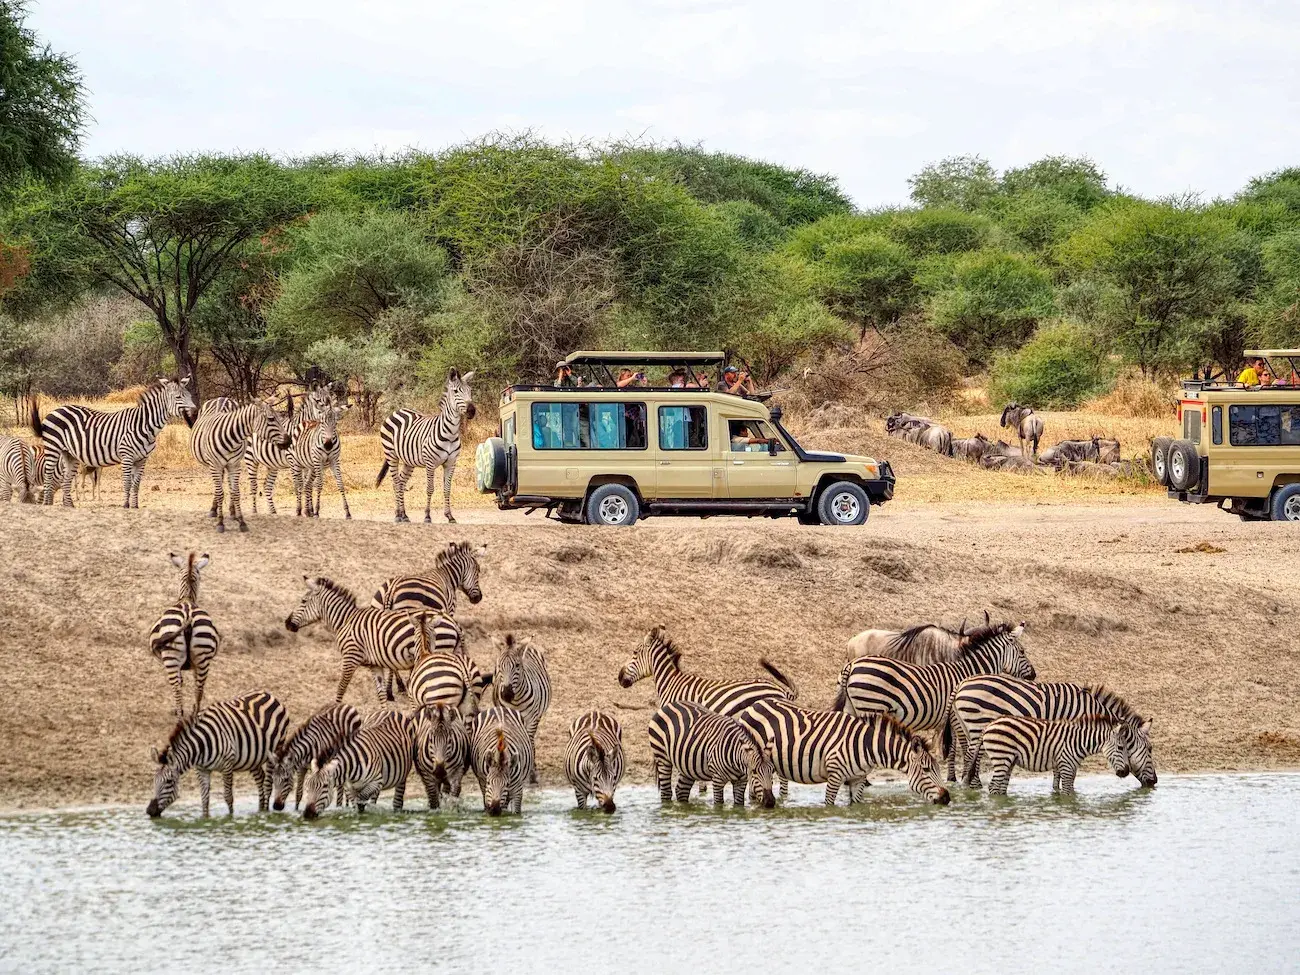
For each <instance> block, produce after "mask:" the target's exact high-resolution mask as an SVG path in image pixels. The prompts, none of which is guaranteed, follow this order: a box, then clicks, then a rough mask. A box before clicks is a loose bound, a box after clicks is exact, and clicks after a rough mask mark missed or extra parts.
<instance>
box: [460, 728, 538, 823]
mask: <svg viewBox="0 0 1300 975" xmlns="http://www.w3.org/2000/svg"><path fill="white" fill-rule="evenodd" d="M467 733H468V735H469V757H470V767H471V768H472V769H473V770H474V777H475V778H476V779H478V787H479V791H480V792H481V793H482V794H483V809H484V811H485V812H486V813H487V814H488V815H489V816H500V815H501V812H502V810H505V811H506V812H512V813H518V812H520V811H521V809H522V808H523V802H524V783H525V782H527V780H528V776H529V773H531V772H532V769H533V743H532V739H531V738H529V737H528V732H527V730H526V729H525V728H524V724H523V722H522V721H521V720H520V719H519V712H518V711H515V710H514V709H512V708H500V707H494V708H487V709H486V710H483V711H480V712H479V713H478V714H476V715H474V720H473V721H471V722H470V725H469V728H468V729H467Z"/></svg>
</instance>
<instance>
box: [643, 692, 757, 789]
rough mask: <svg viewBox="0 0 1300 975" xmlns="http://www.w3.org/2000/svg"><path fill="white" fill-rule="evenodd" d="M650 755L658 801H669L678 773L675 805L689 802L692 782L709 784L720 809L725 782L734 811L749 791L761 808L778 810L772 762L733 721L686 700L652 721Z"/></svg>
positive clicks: (666, 707) (668, 706)
mask: <svg viewBox="0 0 1300 975" xmlns="http://www.w3.org/2000/svg"><path fill="white" fill-rule="evenodd" d="M650 752H651V754H652V755H653V757H654V769H655V780H656V781H657V782H658V784H659V799H660V801H661V802H664V803H668V802H671V801H672V800H673V797H674V794H673V771H674V770H676V772H677V791H676V799H677V801H678V802H689V801H690V798H691V789H693V788H694V787H695V783H696V782H697V781H700V782H705V781H707V782H712V783H713V804H714V805H715V806H720V805H722V802H723V798H724V796H723V792H724V790H725V789H726V786H727V783H728V782H730V783H731V799H732V802H733V803H734V804H735V805H737V806H743V805H744V804H745V791H746V788H747V787H748V788H752V789H753V791H754V797H755V802H758V803H761V804H762V806H763V807H764V808H765V809H771V808H772V807H773V806H775V805H776V796H775V795H774V794H773V792H772V774H773V767H772V758H771V756H770V755H768V753H767V749H766V748H764V747H763V745H762V744H761V743H760V742H759V741H758V740H757V739H756V738H755V737H754V736H753V735H752V734H751V733H750V732H749V730H748V729H747V728H745V727H744V725H741V724H740V723H739V722H737V721H736V720H735V719H734V718H729V717H727V716H725V715H721V714H717V713H716V712H714V711H709V710H706V709H705V708H702V707H700V706H699V705H698V704H691V703H690V702H688V701H673V702H672V703H670V704H665V705H664V706H663V707H661V708H659V709H658V710H657V711H655V713H654V714H653V715H651V717H650Z"/></svg>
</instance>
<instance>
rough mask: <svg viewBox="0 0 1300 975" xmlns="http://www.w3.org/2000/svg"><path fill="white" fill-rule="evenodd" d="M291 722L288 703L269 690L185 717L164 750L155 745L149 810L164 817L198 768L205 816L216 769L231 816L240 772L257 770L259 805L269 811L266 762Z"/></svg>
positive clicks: (218, 704)
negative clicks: (185, 778)
mask: <svg viewBox="0 0 1300 975" xmlns="http://www.w3.org/2000/svg"><path fill="white" fill-rule="evenodd" d="M288 724H289V718H288V716H287V715H286V714H285V710H284V705H283V704H281V703H280V702H279V701H277V700H276V699H275V698H274V697H273V696H272V695H270V694H268V693H267V692H266V691H254V692H253V693H251V694H245V695H243V696H242V697H235V698H231V699H230V700H227V701H218V702H217V703H216V704H210V705H208V706H207V707H206V708H204V709H203V710H202V711H199V712H198V713H197V714H194V715H191V716H190V717H189V718H187V719H183V720H181V721H180V722H178V723H177V725H176V728H175V730H173V731H172V734H171V737H170V738H169V739H168V741H167V744H166V745H165V746H164V747H163V750H162V751H161V752H160V751H158V749H156V748H155V749H153V759H154V761H155V762H156V763H157V764H158V768H157V770H156V771H155V772H154V777H153V799H152V800H151V801H150V803H149V806H148V808H147V809H146V810H145V811H146V812H147V813H148V814H149V816H150V818H156V817H158V816H161V815H162V813H163V810H165V809H166V808H167V807H168V806H170V805H171V804H172V803H173V802H175V801H176V794H177V792H178V791H179V788H180V779H181V776H182V775H184V774H185V773H186V772H187V771H189V770H190V769H194V770H195V772H196V773H197V774H198V777H199V798H200V800H201V801H202V804H203V816H204V818H205V819H206V818H207V816H208V796H209V793H210V791H211V785H212V773H213V772H219V773H220V774H221V789H222V795H223V797H224V798H225V800H226V811H227V813H228V814H229V815H232V816H233V815H234V813H235V773H236V772H251V773H252V775H253V781H254V782H256V783H257V809H258V812H265V811H266V809H267V808H268V805H269V799H270V794H271V780H270V777H269V776H268V775H267V770H266V763H267V760H268V759H269V758H270V757H271V755H272V753H274V751H275V749H276V748H277V747H278V746H279V744H280V742H282V741H283V740H284V733H285V729H286V728H287V727H288Z"/></svg>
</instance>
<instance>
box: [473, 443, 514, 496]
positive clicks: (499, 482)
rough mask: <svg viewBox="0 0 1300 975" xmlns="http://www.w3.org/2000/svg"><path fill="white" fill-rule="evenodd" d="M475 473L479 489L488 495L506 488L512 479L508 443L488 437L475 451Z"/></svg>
mask: <svg viewBox="0 0 1300 975" xmlns="http://www.w3.org/2000/svg"><path fill="white" fill-rule="evenodd" d="M474 473H475V478H476V479H477V481H478V489H479V491H480V492H481V493H483V494H487V493H488V492H490V491H500V490H501V489H502V488H504V487H505V486H506V482H507V481H508V480H509V477H510V465H509V464H508V463H507V460H506V442H505V441H504V440H502V439H501V438H500V437H488V438H487V439H486V440H484V441H483V442H482V443H481V444H479V445H478V449H477V450H475V451H474Z"/></svg>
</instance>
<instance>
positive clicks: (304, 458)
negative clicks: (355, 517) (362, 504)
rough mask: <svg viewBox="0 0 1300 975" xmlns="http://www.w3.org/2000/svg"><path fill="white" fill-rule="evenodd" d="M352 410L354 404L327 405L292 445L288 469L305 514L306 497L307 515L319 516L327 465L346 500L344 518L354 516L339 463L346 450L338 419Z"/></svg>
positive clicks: (349, 518)
mask: <svg viewBox="0 0 1300 975" xmlns="http://www.w3.org/2000/svg"><path fill="white" fill-rule="evenodd" d="M349 409H351V406H349V405H347V404H341V405H340V404H333V403H331V404H330V405H328V406H326V407H325V410H324V413H323V415H322V416H321V418H320V419H319V420H317V421H313V422H311V423H308V424H306V425H305V426H304V427H303V428H302V430H301V432H300V433H299V434H298V436H297V437H296V438H295V439H294V441H293V444H292V446H291V447H290V448H289V470H290V472H292V474H293V492H294V495H295V496H296V497H297V502H298V514H299V515H301V514H302V513H303V507H304V505H303V502H304V499H305V501H306V512H307V516H308V517H311V518H319V517H320V498H321V492H322V490H323V489H324V484H325V468H327V467H328V468H329V469H330V470H331V471H333V472H334V483H335V484H336V485H338V489H339V497H340V498H342V499H343V517H344V518H345V519H347V520H351V518H352V509H351V508H349V507H348V491H347V488H346V487H344V485H343V471H342V469H341V467H340V466H339V463H340V458H341V457H342V452H343V449H342V446H341V442H340V440H339V420H340V419H341V418H342V416H343V414H344V413H346V412H347V411H348V410H349ZM313 492H314V495H315V496H314V498H313Z"/></svg>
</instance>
